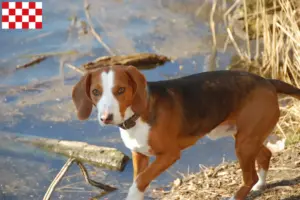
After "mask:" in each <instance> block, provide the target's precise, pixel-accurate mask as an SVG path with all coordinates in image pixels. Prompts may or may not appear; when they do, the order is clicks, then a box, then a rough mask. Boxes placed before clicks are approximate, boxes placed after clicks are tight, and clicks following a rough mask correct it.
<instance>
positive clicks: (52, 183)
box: [43, 158, 75, 200]
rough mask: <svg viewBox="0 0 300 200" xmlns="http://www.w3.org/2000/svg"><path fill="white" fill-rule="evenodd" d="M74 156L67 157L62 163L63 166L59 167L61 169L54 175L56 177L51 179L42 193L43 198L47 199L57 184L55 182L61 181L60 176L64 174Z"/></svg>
mask: <svg viewBox="0 0 300 200" xmlns="http://www.w3.org/2000/svg"><path fill="white" fill-rule="evenodd" d="M74 160H75V158H69V159H68V160H67V162H66V163H65V164H64V166H63V167H62V168H61V170H60V171H59V173H58V174H57V175H56V177H55V178H54V179H53V181H52V182H51V184H50V186H49V188H48V190H47V192H46V194H45V195H44V198H43V200H49V199H50V197H51V195H52V193H53V191H54V189H55V187H56V186H57V184H58V183H59V182H60V181H61V179H62V177H63V176H64V175H65V173H66V172H67V171H68V169H69V168H70V167H71V165H72V164H73V162H74Z"/></svg>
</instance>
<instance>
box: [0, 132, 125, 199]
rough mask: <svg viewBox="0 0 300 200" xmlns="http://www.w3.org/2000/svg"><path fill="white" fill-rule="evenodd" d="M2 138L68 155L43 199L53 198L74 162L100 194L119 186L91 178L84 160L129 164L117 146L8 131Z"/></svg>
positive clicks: (107, 165)
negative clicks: (10, 132) (102, 145)
mask: <svg viewBox="0 0 300 200" xmlns="http://www.w3.org/2000/svg"><path fill="white" fill-rule="evenodd" d="M0 133H1V131H0ZM0 139H1V141H3V140H8V141H13V142H19V143H24V144H27V145H30V146H34V147H38V148H41V149H43V150H46V151H48V152H54V153H57V154H60V155H64V156H67V157H68V160H67V161H66V163H65V164H64V166H63V167H62V168H61V170H60V171H59V173H58V174H57V175H56V177H55V178H54V179H53V181H52V182H51V184H50V186H49V187H48V189H47V192H46V193H45V195H44V198H43V200H49V199H50V198H51V195H52V193H53V191H54V190H55V188H56V186H57V184H58V183H59V182H60V181H61V179H62V178H63V176H64V175H65V173H66V172H67V171H68V169H69V168H70V166H71V165H72V164H73V163H76V164H77V165H78V167H79V168H80V170H81V173H82V175H83V176H84V179H85V181H86V182H87V183H88V184H90V185H92V186H94V187H97V188H99V189H102V190H103V192H102V193H101V194H100V196H103V195H105V194H107V193H109V192H112V191H114V190H116V189H117V188H115V187H113V186H110V185H106V184H103V183H100V182H97V181H94V180H92V179H90V177H89V174H88V171H87V169H86V168H85V166H84V164H83V162H86V163H89V164H91V165H93V166H96V167H102V168H106V169H110V170H118V171H123V170H124V168H125V166H126V164H127V161H128V160H129V157H128V156H127V155H125V154H124V153H122V152H121V151H119V150H117V149H115V148H109V147H101V146H96V145H91V144H88V143H86V142H78V141H67V140H56V139H50V138H42V137H34V136H21V135H12V134H6V133H4V135H2V136H0Z"/></svg>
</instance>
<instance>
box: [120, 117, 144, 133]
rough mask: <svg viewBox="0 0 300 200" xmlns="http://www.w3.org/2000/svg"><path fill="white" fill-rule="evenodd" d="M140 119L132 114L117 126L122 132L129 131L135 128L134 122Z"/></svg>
mask: <svg viewBox="0 0 300 200" xmlns="http://www.w3.org/2000/svg"><path fill="white" fill-rule="evenodd" d="M139 117H140V115H138V114H134V115H132V116H131V117H129V118H128V119H126V120H125V121H124V122H123V123H121V124H119V125H118V126H119V127H120V128H122V129H124V130H127V129H131V128H132V127H134V126H135V124H136V120H137V119H138V118H139Z"/></svg>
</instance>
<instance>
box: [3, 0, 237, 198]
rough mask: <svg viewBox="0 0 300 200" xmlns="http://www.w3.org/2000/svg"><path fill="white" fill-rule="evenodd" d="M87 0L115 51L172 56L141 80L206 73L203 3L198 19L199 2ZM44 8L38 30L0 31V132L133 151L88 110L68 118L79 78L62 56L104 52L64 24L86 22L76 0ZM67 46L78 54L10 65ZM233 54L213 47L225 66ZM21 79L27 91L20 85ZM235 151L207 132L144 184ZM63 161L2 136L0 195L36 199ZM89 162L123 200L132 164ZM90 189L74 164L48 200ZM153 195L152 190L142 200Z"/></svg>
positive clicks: (54, 1) (82, 58)
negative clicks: (83, 116)
mask: <svg viewBox="0 0 300 200" xmlns="http://www.w3.org/2000/svg"><path fill="white" fill-rule="evenodd" d="M185 2H186V1H185ZM208 2H209V1H208ZM90 3H91V4H92V7H91V15H92V17H93V23H94V25H95V29H96V31H97V32H98V33H100V35H101V36H102V37H103V40H104V41H105V42H106V43H107V44H108V45H109V46H110V47H111V48H112V49H114V50H115V51H117V53H119V54H128V53H134V52H156V53H160V54H164V55H166V56H172V57H176V58H177V60H176V62H175V63H168V64H166V65H164V66H162V67H158V68H156V69H153V70H147V71H143V73H144V74H145V75H146V77H147V79H148V80H151V81H154V80H162V79H166V78H172V77H178V76H183V75H187V74H192V73H196V72H201V71H203V69H204V67H203V66H205V57H206V56H207V55H208V54H209V52H210V47H211V40H210V35H209V28H208V27H207V25H206V23H207V21H206V20H207V14H208V12H209V10H207V9H202V10H201V12H200V13H201V16H200V17H195V15H194V14H195V12H196V11H197V9H198V8H199V6H200V4H201V2H200V3H199V2H198V1H195V0H189V1H188V3H183V1H179V0H177V1H176V0H169V1H164V3H162V1H159V0H155V1H138V0H128V1H125V0H124V1H119V0H118V1H117V0H115V1H97V0H91V1H90ZM43 12H44V16H43V20H44V21H43V29H42V30H31V31H3V30H1V31H0V44H1V45H0V46H1V48H0V136H3V135H9V134H20V135H35V136H42V137H51V138H56V139H57V138H59V139H67V140H80V141H86V142H90V143H93V144H98V145H105V146H112V147H116V148H118V149H120V150H122V151H123V152H125V153H126V154H128V155H130V152H129V150H128V149H126V148H125V146H124V145H123V144H122V141H121V140H120V137H119V133H118V130H117V128H114V127H105V128H103V127H100V125H99V124H98V123H97V121H96V119H95V113H93V116H92V117H91V119H90V120H88V121H85V122H80V121H78V120H77V119H76V116H75V115H74V111H75V110H74V106H73V104H72V102H71V98H70V94H71V88H72V86H73V85H74V83H75V82H76V81H77V80H78V79H79V77H80V76H79V75H78V74H77V73H76V72H74V71H70V70H69V69H67V68H62V67H60V62H61V61H62V60H63V61H65V62H69V63H71V64H73V65H80V64H82V63H84V62H86V61H89V60H92V59H94V58H96V57H98V56H104V55H108V54H107V52H106V51H105V50H104V49H103V48H102V47H101V45H100V44H99V43H98V42H97V41H96V40H95V39H94V37H93V36H92V35H80V34H79V33H78V32H79V31H80V28H78V26H71V22H70V20H69V18H71V17H72V16H77V18H78V20H85V15H84V10H83V3H82V1H77V0H64V1H61V0H51V1H44V3H43ZM218 40H220V41H221V43H222V40H224V34H223V33H219V35H218ZM68 51H77V52H79V53H80V54H81V55H78V54H76V55H74V54H72V55H70V54H64V55H61V56H55V57H53V58H49V59H47V60H46V61H44V62H42V63H41V64H39V65H37V66H35V67H31V68H28V69H23V70H18V71H15V67H16V66H17V65H18V64H24V63H26V62H27V61H28V57H26V55H27V56H28V55H32V54H39V53H49V52H52V53H53V52H68ZM230 55H231V54H230V53H226V54H222V53H220V54H219V66H220V67H221V68H224V67H225V66H226V65H227V64H228V62H229V57H230ZM179 66H183V67H179ZM28 85H29V88H30V89H29V90H26V91H23V90H22V89H20V88H22V86H28ZM234 158H235V156H234V153H233V141H232V140H231V139H230V138H226V139H220V140H218V141H210V140H208V139H207V138H204V139H203V140H201V141H199V142H198V144H197V145H196V146H194V147H192V148H190V149H188V150H186V151H184V152H183V153H182V158H181V159H180V160H179V161H178V162H177V163H176V164H175V165H174V166H172V167H171V168H170V169H169V170H168V172H165V173H164V174H162V175H161V176H160V177H159V178H157V179H156V180H155V181H154V182H153V184H152V185H151V188H152V189H153V188H157V187H160V186H163V185H166V184H168V183H169V182H170V181H172V180H174V179H175V178H176V177H180V176H181V175H180V173H192V172H195V171H199V165H200V164H202V165H214V164H218V163H220V162H221V161H222V160H223V159H227V160H231V159H234ZM64 161H65V158H61V157H59V156H56V155H52V154H48V153H45V152H42V151H40V150H38V149H35V148H29V147H27V146H23V145H21V144H17V143H14V142H11V141H6V140H2V141H0V200H2V199H12V200H17V199H22V200H27V199H42V197H43V194H44V192H45V191H46V189H47V187H48V185H49V184H50V181H51V180H52V179H53V178H54V176H55V175H56V173H57V172H58V170H59V169H60V167H61V166H62V165H63V164H64ZM88 169H89V170H90V171H91V172H92V174H91V175H92V177H93V178H95V179H97V180H100V181H105V182H106V183H110V184H113V185H115V186H116V187H118V188H119V190H118V191H117V192H115V193H112V194H110V195H108V196H106V197H108V199H122V197H124V196H125V195H126V191H127V189H128V187H129V186H130V184H131V180H132V178H131V177H132V165H131V163H129V164H128V166H127V167H126V169H125V171H124V172H122V173H119V172H109V171H103V170H100V169H96V168H93V167H91V166H89V167H88ZM148 191H150V190H148ZM97 194H99V191H98V190H97V189H95V188H92V187H90V186H88V185H86V184H85V183H84V181H83V179H82V177H81V176H80V174H79V169H78V168H77V167H76V166H73V167H71V169H70V171H69V172H68V174H67V177H66V178H65V179H63V181H62V182H61V183H60V184H59V186H58V189H57V191H56V192H55V194H54V199H88V198H90V197H93V196H96V195H97ZM150 196H151V194H150V193H149V194H148V198H149V199H150Z"/></svg>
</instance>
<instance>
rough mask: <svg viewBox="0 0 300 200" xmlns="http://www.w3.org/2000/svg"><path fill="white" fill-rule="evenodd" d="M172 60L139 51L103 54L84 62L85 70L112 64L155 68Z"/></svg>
mask: <svg viewBox="0 0 300 200" xmlns="http://www.w3.org/2000/svg"><path fill="white" fill-rule="evenodd" d="M169 61H171V58H168V57H166V56H163V55H157V54H152V53H137V54H131V55H117V56H103V57H99V58H97V59H95V60H94V61H91V62H88V63H86V64H83V68H84V69H85V70H94V69H97V68H101V67H107V66H111V65H133V66H135V67H136V68H138V69H153V68H156V67H157V66H159V65H163V64H164V63H166V62H169Z"/></svg>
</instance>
